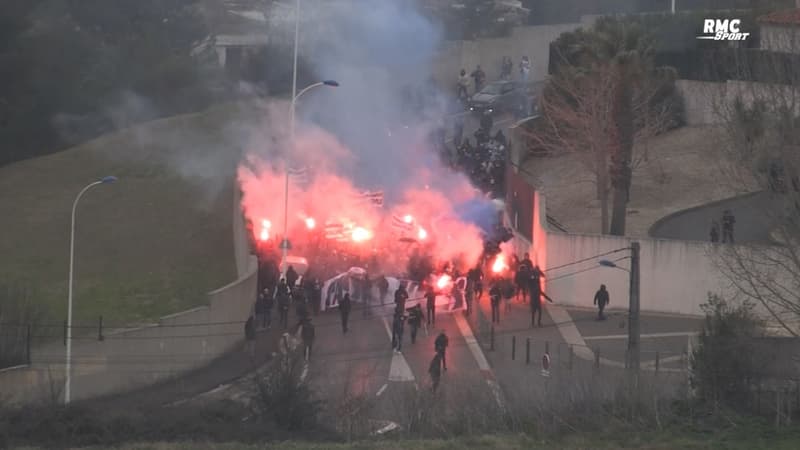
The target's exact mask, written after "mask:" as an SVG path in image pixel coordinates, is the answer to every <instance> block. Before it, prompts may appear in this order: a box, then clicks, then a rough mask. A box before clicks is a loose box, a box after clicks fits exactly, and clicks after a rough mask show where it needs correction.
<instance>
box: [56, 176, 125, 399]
mask: <svg viewBox="0 0 800 450" xmlns="http://www.w3.org/2000/svg"><path fill="white" fill-rule="evenodd" d="M115 181H117V177H115V176H107V177H103V178H101V179H99V180H97V181H94V182H92V183H89V184H87V185H86V187H84V188H83V189H81V191H80V192H79V193H78V196H77V197H75V201H74V202H72V224H71V228H70V236H69V288H68V289H69V291H68V292H69V293H68V297H67V336H66V337H67V361H66V380H65V381H64V404H69V402H70V396H71V392H70V388H71V387H72V280H73V273H74V270H73V268H74V266H75V211H76V210H77V209H78V201H80V199H81V197H83V194H85V193H86V191H88V190H89V189H91V188H93V187H95V186H97V185H100V184H110V183H113V182H115Z"/></svg>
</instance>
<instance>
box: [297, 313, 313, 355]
mask: <svg viewBox="0 0 800 450" xmlns="http://www.w3.org/2000/svg"><path fill="white" fill-rule="evenodd" d="M297 326H298V328H300V336H301V338H302V339H303V356H304V357H305V359H306V361H309V360H311V347H312V346H313V345H314V337H315V335H316V331H315V330H314V324H312V323H311V318H310V317H307V316H306V317H304V318H302V319H300V322H299V323H298V324H297Z"/></svg>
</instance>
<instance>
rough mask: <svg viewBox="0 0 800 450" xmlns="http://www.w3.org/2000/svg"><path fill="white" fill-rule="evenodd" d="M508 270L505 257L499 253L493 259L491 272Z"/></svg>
mask: <svg viewBox="0 0 800 450" xmlns="http://www.w3.org/2000/svg"><path fill="white" fill-rule="evenodd" d="M506 270H508V264H507V263H506V257H505V255H504V254H502V253H500V254H499V255H497V257H496V258H495V259H494V263H493V264H492V272H494V273H502V272H504V271H506Z"/></svg>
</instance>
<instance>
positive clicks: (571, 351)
mask: <svg viewBox="0 0 800 450" xmlns="http://www.w3.org/2000/svg"><path fill="white" fill-rule="evenodd" d="M574 357H575V349H573V348H572V344H570V345H569V370H572V360H573V358H574Z"/></svg>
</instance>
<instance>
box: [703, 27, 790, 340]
mask: <svg viewBox="0 0 800 450" xmlns="http://www.w3.org/2000/svg"><path fill="white" fill-rule="evenodd" d="M773 37H774V36H773ZM787 42H789V41H788V40H787ZM798 44H800V42H797V43H795V45H798ZM798 48H800V47H798ZM731 60H732V61H734V63H735V65H734V67H733V68H732V69H731V68H729V70H732V73H733V74H734V76H735V77H736V78H738V80H740V81H732V82H728V83H726V88H727V90H726V92H725V95H723V96H719V97H718V98H715V99H714V103H715V109H716V112H717V114H718V115H719V118H720V119H721V122H722V129H723V135H722V138H723V139H725V141H724V142H723V144H722V145H720V148H721V149H722V150H723V152H724V155H725V158H724V159H723V160H722V161H721V162H720V167H719V168H720V173H721V175H722V176H721V177H720V178H721V179H722V180H725V181H726V182H727V183H729V184H730V187H731V188H733V189H734V190H736V191H739V192H758V191H760V192H761V194H760V196H759V197H757V198H758V201H757V202H754V203H753V204H752V205H751V206H750V209H749V210H743V211H738V212H736V213H737V215H738V216H739V221H742V220H743V219H742V215H745V214H747V215H750V216H752V217H753V218H757V220H758V221H759V222H760V223H762V224H764V225H765V226H767V227H769V232H770V241H769V242H754V243H740V244H737V245H735V246H734V245H730V246H724V247H720V248H718V249H715V251H714V253H713V256H714V257H715V260H716V262H717V264H718V266H719V267H720V269H721V271H722V273H723V274H724V275H725V276H726V277H727V278H728V279H729V280H730V282H731V284H732V285H733V286H734V287H735V288H736V289H737V290H738V292H739V293H740V294H741V295H743V296H744V297H745V298H747V299H749V300H751V301H752V302H754V303H755V304H757V305H758V306H759V307H760V309H761V312H762V313H765V314H766V316H767V317H768V318H769V319H770V321H771V322H773V323H774V324H776V325H777V326H779V327H781V328H782V329H783V330H784V331H785V332H787V333H789V334H791V335H793V336H800V325H799V323H800V89H798V88H800V58H798V57H797V56H796V52H795V54H792V52H787V53H777V52H776V53H772V52H765V51H759V50H756V51H753V50H746V51H737V52H735V53H734V58H732V59H731ZM729 99H730V100H729Z"/></svg>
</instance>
